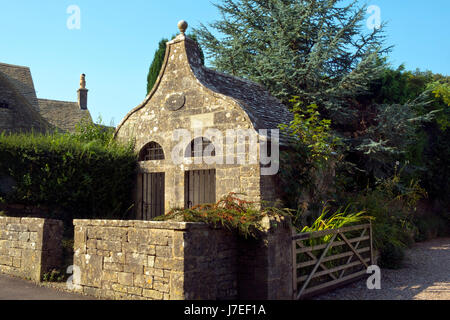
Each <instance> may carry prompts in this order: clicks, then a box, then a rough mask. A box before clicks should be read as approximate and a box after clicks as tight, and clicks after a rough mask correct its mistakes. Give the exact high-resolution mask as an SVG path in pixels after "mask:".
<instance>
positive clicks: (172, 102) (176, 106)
mask: <svg viewBox="0 0 450 320" xmlns="http://www.w3.org/2000/svg"><path fill="white" fill-rule="evenodd" d="M185 103H186V97H185V96H184V94H182V93H174V94H172V95H170V96H169V97H168V98H167V99H166V102H165V107H166V108H167V109H169V110H170V111H177V110H180V109H181V108H183V107H184V104H185Z"/></svg>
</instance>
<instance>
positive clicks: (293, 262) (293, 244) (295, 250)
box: [291, 227, 297, 300]
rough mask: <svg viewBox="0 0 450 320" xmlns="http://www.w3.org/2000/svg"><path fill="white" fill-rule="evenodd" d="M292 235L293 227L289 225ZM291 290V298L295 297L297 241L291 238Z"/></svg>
mask: <svg viewBox="0 0 450 320" xmlns="http://www.w3.org/2000/svg"><path fill="white" fill-rule="evenodd" d="M291 232H292V237H294V236H295V235H296V233H295V228H294V227H291ZM291 243H292V268H293V270H292V291H293V297H292V298H293V300H296V298H297V241H295V240H292V241H291Z"/></svg>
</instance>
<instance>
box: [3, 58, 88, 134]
mask: <svg viewBox="0 0 450 320" xmlns="http://www.w3.org/2000/svg"><path fill="white" fill-rule="evenodd" d="M81 78H82V79H81V83H80V88H79V89H78V91H77V93H78V102H67V101H57V100H48V99H38V98H37V96H36V90H35V88H34V82H33V78H32V76H31V71H30V68H28V67H23V66H16V65H10V64H5V63H0V132H1V131H6V132H29V131H31V130H34V131H35V132H45V131H48V130H55V129H59V130H61V131H66V132H73V131H74V130H75V127H76V125H77V124H78V123H79V122H80V121H81V120H83V119H85V120H87V121H91V122H92V118H91V115H90V112H89V110H88V108H87V93H88V90H87V89H86V86H85V85H86V81H85V76H84V75H82V76H81Z"/></svg>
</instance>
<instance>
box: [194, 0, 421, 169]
mask: <svg viewBox="0 0 450 320" xmlns="http://www.w3.org/2000/svg"><path fill="white" fill-rule="evenodd" d="M216 7H217V8H218V9H219V11H220V13H221V14H222V18H221V19H220V20H219V21H216V22H213V23H212V24H210V25H209V26H208V27H207V26H205V25H201V26H200V28H198V29H195V30H194V32H195V33H196V34H197V35H198V38H199V42H200V43H201V45H202V46H203V48H204V49H205V51H206V53H207V57H208V58H209V59H210V60H211V64H212V66H213V67H215V68H216V69H218V70H219V71H222V72H225V73H229V74H232V75H235V76H239V77H244V78H247V79H249V80H253V81H255V82H258V83H261V84H263V85H264V86H265V87H267V89H268V90H269V91H270V92H271V93H272V95H274V96H276V97H278V98H279V99H281V100H282V101H283V102H284V103H285V104H286V105H288V106H291V104H290V100H291V99H292V97H294V96H297V97H298V100H297V101H301V102H303V104H302V105H303V107H304V109H305V110H306V109H307V108H308V106H309V105H311V104H317V105H318V106H319V111H320V113H321V115H322V117H324V118H327V119H331V120H332V126H333V128H334V129H335V132H336V134H337V135H339V136H340V137H341V138H343V140H344V141H345V142H346V146H347V147H348V150H349V151H350V152H351V153H352V154H354V155H356V156H357V157H358V159H351V160H352V161H353V162H354V163H357V166H358V168H359V169H362V170H364V171H365V172H366V174H372V175H375V176H382V175H383V174H390V173H391V172H390V170H391V169H393V168H394V164H395V161H396V160H398V159H399V157H400V154H401V153H403V152H404V151H405V150H406V148H407V146H408V145H411V144H413V143H414V139H413V137H414V132H415V124H416V123H418V122H419V120H421V118H419V117H417V114H416V113H415V112H414V109H415V107H416V104H417V103H418V101H406V102H404V101H402V102H401V104H400V103H397V104H395V105H394V104H385V103H384V102H382V103H377V102H376V101H374V100H373V99H372V98H371V97H370V96H371V94H372V92H371V90H372V88H373V85H374V83H375V82H376V81H378V80H379V79H381V78H382V77H383V72H384V70H385V69H386V67H387V64H386V62H385V59H384V56H385V54H386V53H387V52H389V50H390V47H386V46H385V45H384V31H383V29H384V25H381V27H380V28H379V29H374V30H372V31H371V30H369V29H368V28H367V26H366V18H367V16H366V7H365V6H360V5H359V4H358V1H357V0H356V1H352V2H350V3H349V2H348V1H343V0H315V1H312V0H221V1H220V3H219V4H216ZM210 29H214V31H215V32H214V34H213V33H212V32H211V31H210ZM215 34H217V35H219V36H216V35H215ZM297 112H298V111H297ZM347 159H348V158H347ZM386 164H387V165H386Z"/></svg>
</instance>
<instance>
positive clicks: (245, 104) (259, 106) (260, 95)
mask: <svg viewBox="0 0 450 320" xmlns="http://www.w3.org/2000/svg"><path fill="white" fill-rule="evenodd" d="M181 41H182V42H184V44H185V52H186V55H187V58H188V62H189V66H190V68H191V70H192V72H193V74H194V76H195V78H196V79H197V80H198V81H199V82H200V83H201V84H202V85H203V86H204V87H206V88H208V89H209V90H211V91H213V92H215V93H218V94H221V95H223V96H226V97H228V98H231V99H233V100H234V101H236V102H237V103H238V104H239V106H240V107H241V108H242V109H243V110H244V111H245V112H246V113H247V114H248V116H249V118H250V120H251V121H252V123H253V126H254V128H255V129H256V130H259V129H267V130H271V129H278V126H279V125H280V124H289V123H290V122H291V121H292V120H293V119H294V116H293V114H292V113H291V112H290V111H289V110H288V109H287V107H286V106H285V105H283V104H282V103H281V101H279V100H278V99H276V98H275V97H273V96H271V95H270V93H269V92H268V91H267V90H266V89H265V88H264V87H263V86H261V85H260V84H257V83H254V82H251V81H248V80H246V79H241V78H237V77H234V76H231V75H227V74H224V73H221V72H218V71H215V70H212V69H208V68H206V67H205V66H204V65H203V63H202V59H201V52H200V49H199V47H198V45H197V43H196V42H195V41H193V40H192V39H190V38H188V37H186V36H185V35H184V34H180V35H178V36H177V37H176V38H175V39H173V40H172V41H169V42H168V45H167V49H166V56H165V61H164V63H163V68H161V72H160V74H159V76H158V80H157V83H156V84H155V86H154V87H153V90H152V91H151V92H150V93H149V95H148V96H147V97H146V99H145V101H144V102H143V103H142V104H141V105H139V106H138V107H137V108H135V109H133V110H132V111H131V112H129V113H128V114H127V116H126V117H125V118H124V119H123V120H122V122H121V123H120V124H119V126H118V127H117V129H116V134H117V132H118V131H119V130H120V128H121V126H122V125H123V124H124V123H125V122H126V120H127V119H128V118H129V117H130V116H131V115H132V114H133V113H134V112H136V111H138V110H139V109H140V108H142V107H144V106H145V105H146V103H147V102H148V101H149V100H150V99H151V97H152V95H153V94H154V93H155V91H156V90H157V87H158V83H159V82H160V81H161V79H162V77H163V74H164V70H165V68H164V65H166V64H167V63H168V59H169V56H168V52H169V50H170V49H169V47H170V45H171V44H174V43H177V42H181ZM289 141H290V137H289V135H287V134H286V133H284V132H283V131H280V143H281V144H282V145H288V144H289Z"/></svg>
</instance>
